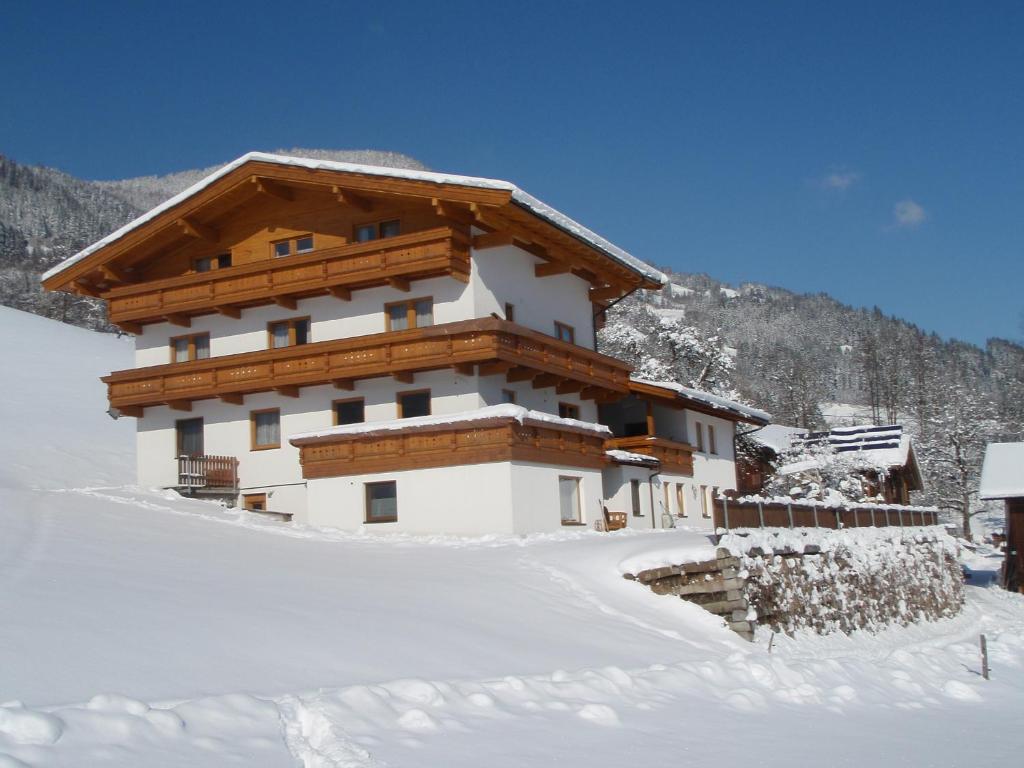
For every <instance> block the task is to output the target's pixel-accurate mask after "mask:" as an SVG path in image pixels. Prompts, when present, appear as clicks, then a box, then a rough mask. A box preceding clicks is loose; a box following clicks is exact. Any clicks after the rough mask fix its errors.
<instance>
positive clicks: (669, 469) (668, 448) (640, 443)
mask: <svg viewBox="0 0 1024 768" xmlns="http://www.w3.org/2000/svg"><path fill="white" fill-rule="evenodd" d="M607 448H608V450H612V449H615V450H620V451H629V452H630V453H640V454H643V455H645V456H651V457H653V458H655V459H657V460H658V461H659V462H660V466H661V471H662V472H666V473H668V474H672V475H685V476H687V477H693V446H692V445H687V444H686V443H678V442H675V441H674V440H667V439H665V438H663V437H656V436H654V435H639V436H637V437H613V438H611V439H609V440H608V441H607Z"/></svg>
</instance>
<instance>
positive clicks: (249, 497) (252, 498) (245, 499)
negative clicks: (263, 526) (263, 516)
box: [242, 493, 267, 512]
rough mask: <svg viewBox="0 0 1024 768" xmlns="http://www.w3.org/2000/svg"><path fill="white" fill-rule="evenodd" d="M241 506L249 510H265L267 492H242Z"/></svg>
mask: <svg viewBox="0 0 1024 768" xmlns="http://www.w3.org/2000/svg"><path fill="white" fill-rule="evenodd" d="M242 508H243V509H247V510H249V511H250V512H266V511H267V494H265V493H245V494H242Z"/></svg>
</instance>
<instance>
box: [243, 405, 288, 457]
mask: <svg viewBox="0 0 1024 768" xmlns="http://www.w3.org/2000/svg"><path fill="white" fill-rule="evenodd" d="M249 436H250V440H251V450H253V451H266V450H269V449H271V448H280V447H281V409H280V408H264V409H262V410H259V411H251V412H250V413H249Z"/></svg>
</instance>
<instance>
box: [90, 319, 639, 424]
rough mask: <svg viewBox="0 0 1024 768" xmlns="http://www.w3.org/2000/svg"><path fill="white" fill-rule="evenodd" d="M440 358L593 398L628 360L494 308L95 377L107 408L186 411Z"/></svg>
mask: <svg viewBox="0 0 1024 768" xmlns="http://www.w3.org/2000/svg"><path fill="white" fill-rule="evenodd" d="M443 368H454V369H456V370H458V371H459V372H460V373H463V374H466V375H472V374H474V373H479V374H480V375H482V376H483V375H504V376H505V377H506V378H507V379H508V380H509V381H524V382H525V381H531V382H532V384H533V386H534V387H538V388H539V387H555V388H556V391H558V392H559V393H562V392H578V393H580V396H581V397H583V398H590V399H596V400H601V399H609V398H610V399H615V398H618V397H621V396H622V395H624V394H625V393H626V392H627V391H628V389H629V371H630V367H629V365H627V364H626V363H623V362H622V361H620V360H616V359H615V358H613V357H608V356H607V355H602V354H600V353H598V352H594V351H592V350H589V349H586V348H584V347H579V346H576V345H575V344H570V343H567V342H564V341H560V340H559V339H556V338H554V337H553V336H548V335H546V334H543V333H539V332H537V331H534V330H531V329H529V328H525V327H523V326H521V325H517V324H515V323H510V322H508V321H506V320H500V319H497V318H479V319H476V320H463V321H459V322H455V323H446V324H443V325H434V326H430V327H427V328H415V329H411V330H405V331H391V332H387V333H376V334H371V335H368V336H357V337H353V338H348V339H336V340H334V341H321V342H315V343H312V344H302V345H298V346H291V347H284V348H279V349H267V350H261V351H259V352H246V353H242V354H237V355H224V356H221V357H211V358H207V359H205V360H196V361H192V362H187V363H171V364H168V365H155V366H150V367H147V368H135V369H130V370H125V371H117V372H115V373H112V374H110V375H109V376H105V377H103V381H104V382H105V383H106V384H107V395H108V398H109V400H110V405H111V407H112V408H116V409H118V410H119V411H121V412H122V413H124V414H126V415H132V416H139V415H142V413H141V411H142V409H143V408H146V407H149V406H155V405H170V406H171V407H172V408H175V409H177V410H185V411H187V410H190V409H191V402H192V401H195V400H204V399H211V398H218V397H219V398H221V399H222V400H225V401H227V402H233V403H236V404H237V403H241V402H242V398H243V397H244V396H245V395H248V394H253V393H256V392H270V391H277V392H280V393H281V394H284V395H287V396H292V397H295V396H298V389H299V388H300V387H309V386H317V385H323V384H332V383H333V384H334V385H335V386H336V387H338V388H339V389H351V387H352V383H353V382H354V381H356V380H358V379H371V378H376V377H379V376H393V377H395V378H396V379H399V380H401V381H410V380H411V379H412V377H413V376H414V375H415V374H416V373H420V372H424V371H431V370H440V369H443Z"/></svg>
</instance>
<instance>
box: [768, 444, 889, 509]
mask: <svg viewBox="0 0 1024 768" xmlns="http://www.w3.org/2000/svg"><path fill="white" fill-rule="evenodd" d="M885 474H886V471H885V469H884V468H879V467H878V466H876V465H875V464H873V463H871V462H870V461H868V460H867V459H866V458H865V457H864V456H863V455H862V454H861V453H860V452H856V451H854V452H845V453H844V452H839V451H836V450H835V449H834V448H833V447H832V445H831V444H829V442H828V441H827V440H821V441H807V442H803V441H800V442H797V443H796V444H795V445H794V446H793V447H792V448H790V449H789V450H788V451H785V452H783V453H782V454H781V455H780V456H779V458H778V459H777V460H776V462H775V472H774V473H773V475H772V477H771V478H770V479H769V480H768V482H767V484H766V485H765V490H764V493H765V495H766V496H789V497H791V498H793V499H813V500H815V501H829V502H833V503H854V504H856V503H864V502H882V501H884V498H883V497H882V496H880V495H874V494H872V493H871V492H870V490H871V486H872V485H873V486H874V487H875V488H876V489H877V488H880V487H881V485H882V482H883V481H884V480H885ZM868 480H871V481H873V482H868Z"/></svg>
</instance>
